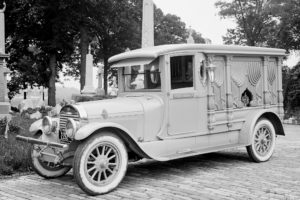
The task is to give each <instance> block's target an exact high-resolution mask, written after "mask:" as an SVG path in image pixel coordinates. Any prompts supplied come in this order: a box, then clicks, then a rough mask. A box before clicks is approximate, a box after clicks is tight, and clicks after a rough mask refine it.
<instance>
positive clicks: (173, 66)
mask: <svg viewBox="0 0 300 200" xmlns="http://www.w3.org/2000/svg"><path fill="white" fill-rule="evenodd" d="M195 60H196V54H176V55H172V56H170V57H169V62H168V63H169V73H168V74H169V75H170V88H169V89H170V92H169V99H168V103H169V109H168V116H169V117H168V135H169V136H172V137H184V136H188V135H194V134H195V133H198V132H199V131H200V124H201V123H200V120H201V117H200V109H201V105H200V103H201V101H200V98H199V96H198V95H197V94H198V92H197V89H196V83H195V80H196V77H197V76H196V73H195V71H196V70H195V64H196V62H195Z"/></svg>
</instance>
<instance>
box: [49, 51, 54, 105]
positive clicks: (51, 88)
mask: <svg viewBox="0 0 300 200" xmlns="http://www.w3.org/2000/svg"><path fill="white" fill-rule="evenodd" d="M49 67H50V71H51V75H50V79H49V82H48V105H49V106H56V99H55V93H56V88H55V80H56V55H55V54H54V53H52V54H50V61H49Z"/></svg>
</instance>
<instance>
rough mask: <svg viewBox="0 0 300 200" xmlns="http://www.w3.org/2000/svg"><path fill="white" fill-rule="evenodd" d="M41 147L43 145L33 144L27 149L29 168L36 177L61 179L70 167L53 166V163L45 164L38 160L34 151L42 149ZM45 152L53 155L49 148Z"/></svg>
mask: <svg viewBox="0 0 300 200" xmlns="http://www.w3.org/2000/svg"><path fill="white" fill-rule="evenodd" d="M43 147H44V146H43V145H36V144H34V145H32V146H31V147H30V149H29V158H30V161H31V162H30V163H31V167H32V169H33V170H34V171H35V172H36V173H37V174H38V175H40V176H42V177H44V178H47V179H50V178H58V177H61V176H63V175H65V174H66V173H68V171H70V169H71V167H65V166H60V165H55V164H54V163H51V162H46V161H43V160H42V159H40V158H39V157H38V152H37V150H36V149H42V148H43ZM46 151H47V152H49V151H52V153H53V150H51V149H49V148H48V149H47V150H46Z"/></svg>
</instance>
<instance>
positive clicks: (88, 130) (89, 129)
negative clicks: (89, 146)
mask: <svg viewBox="0 0 300 200" xmlns="http://www.w3.org/2000/svg"><path fill="white" fill-rule="evenodd" d="M102 128H117V129H120V130H122V131H124V132H125V133H127V134H128V135H129V136H130V137H131V139H133V140H134V141H135V142H137V140H136V138H135V137H134V136H133V134H132V133H130V131H129V130H128V129H127V128H125V127H124V126H122V125H120V124H117V123H113V122H92V123H89V124H87V125H85V126H83V127H81V128H79V130H78V131H77V132H76V133H75V140H83V139H85V138H87V137H89V136H90V135H91V134H93V133H94V132H95V131H97V130H99V129H102Z"/></svg>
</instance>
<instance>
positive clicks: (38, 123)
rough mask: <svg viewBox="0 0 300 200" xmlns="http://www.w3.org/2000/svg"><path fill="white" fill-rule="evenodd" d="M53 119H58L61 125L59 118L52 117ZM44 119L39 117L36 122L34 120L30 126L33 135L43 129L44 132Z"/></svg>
mask: <svg viewBox="0 0 300 200" xmlns="http://www.w3.org/2000/svg"><path fill="white" fill-rule="evenodd" d="M52 120H53V121H56V122H57V124H58V125H59V118H52ZM42 121H43V118H42V119H39V120H37V121H35V122H33V123H32V124H31V125H30V127H29V132H30V135H31V136H34V135H35V134H36V133H37V132H39V131H42V132H43V128H42Z"/></svg>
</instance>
